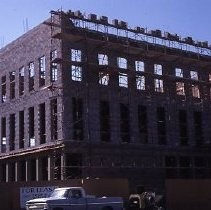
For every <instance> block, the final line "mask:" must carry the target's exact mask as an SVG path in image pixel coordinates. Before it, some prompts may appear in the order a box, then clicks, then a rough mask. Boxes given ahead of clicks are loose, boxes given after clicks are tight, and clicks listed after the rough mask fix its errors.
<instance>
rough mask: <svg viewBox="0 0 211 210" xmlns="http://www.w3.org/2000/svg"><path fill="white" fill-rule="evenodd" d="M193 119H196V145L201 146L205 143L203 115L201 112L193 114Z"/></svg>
mask: <svg viewBox="0 0 211 210" xmlns="http://www.w3.org/2000/svg"><path fill="white" fill-rule="evenodd" d="M193 119H194V133H195V143H196V145H198V146H200V145H202V144H203V142H204V135H203V125H202V113H201V112H199V111H195V112H194V113H193Z"/></svg>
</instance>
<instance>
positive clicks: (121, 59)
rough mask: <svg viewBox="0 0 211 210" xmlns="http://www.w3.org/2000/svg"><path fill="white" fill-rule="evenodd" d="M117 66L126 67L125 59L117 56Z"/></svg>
mask: <svg viewBox="0 0 211 210" xmlns="http://www.w3.org/2000/svg"><path fill="white" fill-rule="evenodd" d="M117 66H118V68H121V69H127V59H126V58H121V57H118V58H117Z"/></svg>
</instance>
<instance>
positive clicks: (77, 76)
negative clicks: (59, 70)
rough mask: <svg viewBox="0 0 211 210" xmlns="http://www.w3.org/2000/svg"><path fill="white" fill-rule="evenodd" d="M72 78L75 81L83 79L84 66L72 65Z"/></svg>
mask: <svg viewBox="0 0 211 210" xmlns="http://www.w3.org/2000/svg"><path fill="white" fill-rule="evenodd" d="M71 71H72V75H71V76H72V80H73V81H79V82H80V81H82V67H81V66H74V65H72V69H71Z"/></svg>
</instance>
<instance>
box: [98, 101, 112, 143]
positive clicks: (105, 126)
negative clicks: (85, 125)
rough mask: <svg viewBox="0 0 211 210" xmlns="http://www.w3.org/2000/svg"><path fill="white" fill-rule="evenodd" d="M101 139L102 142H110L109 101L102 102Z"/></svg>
mask: <svg viewBox="0 0 211 210" xmlns="http://www.w3.org/2000/svg"><path fill="white" fill-rule="evenodd" d="M100 137H101V141H103V142H108V141H110V109H109V102H108V101H100Z"/></svg>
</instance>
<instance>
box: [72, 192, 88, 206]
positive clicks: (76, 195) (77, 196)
mask: <svg viewBox="0 0 211 210" xmlns="http://www.w3.org/2000/svg"><path fill="white" fill-rule="evenodd" d="M69 196H70V199H69V201H70V208H69V209H70V210H86V198H84V197H83V196H82V193H81V191H80V190H78V189H72V190H71V192H70V194H69Z"/></svg>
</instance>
